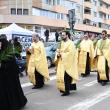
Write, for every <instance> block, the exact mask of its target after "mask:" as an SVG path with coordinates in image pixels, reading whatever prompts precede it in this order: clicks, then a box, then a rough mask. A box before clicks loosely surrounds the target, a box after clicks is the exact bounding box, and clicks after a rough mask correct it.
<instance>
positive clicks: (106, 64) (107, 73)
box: [97, 60, 109, 83]
mask: <svg viewBox="0 0 110 110" xmlns="http://www.w3.org/2000/svg"><path fill="white" fill-rule="evenodd" d="M105 62H106V63H105V71H106V77H107V80H100V76H99V73H98V74H97V81H98V82H99V83H101V82H109V67H108V62H107V60H105Z"/></svg>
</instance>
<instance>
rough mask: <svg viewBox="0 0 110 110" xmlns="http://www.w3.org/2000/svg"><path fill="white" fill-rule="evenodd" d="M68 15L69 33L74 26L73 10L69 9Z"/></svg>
mask: <svg viewBox="0 0 110 110" xmlns="http://www.w3.org/2000/svg"><path fill="white" fill-rule="evenodd" d="M68 15H69V26H70V29H71V31H72V30H73V29H74V25H75V21H76V19H75V9H71V10H69V11H68Z"/></svg>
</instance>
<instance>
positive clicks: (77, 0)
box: [70, 0, 80, 3]
mask: <svg viewBox="0 0 110 110" xmlns="http://www.w3.org/2000/svg"><path fill="white" fill-rule="evenodd" d="M70 1H73V2H76V3H80V0H70Z"/></svg>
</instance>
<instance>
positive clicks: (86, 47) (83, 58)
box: [78, 39, 94, 75]
mask: <svg viewBox="0 0 110 110" xmlns="http://www.w3.org/2000/svg"><path fill="white" fill-rule="evenodd" d="M93 57H94V47H93V42H92V41H91V40H90V39H88V40H85V39H84V40H82V42H81V43H80V51H79V54H78V70H79V73H81V74H83V75H88V74H90V59H93Z"/></svg>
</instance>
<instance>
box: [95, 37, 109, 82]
mask: <svg viewBox="0 0 110 110" xmlns="http://www.w3.org/2000/svg"><path fill="white" fill-rule="evenodd" d="M95 57H97V59H98V63H97V69H98V78H97V79H98V82H100V81H105V82H108V81H109V68H110V40H109V39H108V38H107V39H105V40H103V39H100V40H99V41H98V42H97V45H96V49H95Z"/></svg>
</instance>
